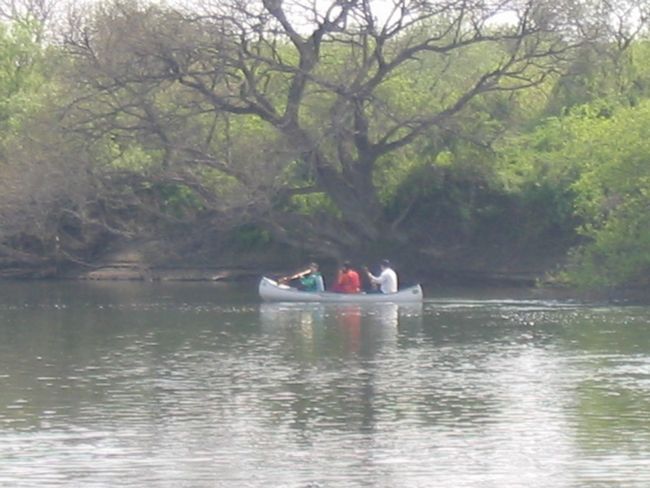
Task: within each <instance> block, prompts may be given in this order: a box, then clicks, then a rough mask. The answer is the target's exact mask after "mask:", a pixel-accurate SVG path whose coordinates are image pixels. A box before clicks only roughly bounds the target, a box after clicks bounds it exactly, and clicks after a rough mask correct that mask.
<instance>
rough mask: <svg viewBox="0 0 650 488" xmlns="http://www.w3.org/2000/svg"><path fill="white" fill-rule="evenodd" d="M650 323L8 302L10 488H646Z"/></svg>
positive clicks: (500, 314)
mask: <svg viewBox="0 0 650 488" xmlns="http://www.w3.org/2000/svg"><path fill="white" fill-rule="evenodd" d="M649 318H650V309H648V308H645V307H628V308H612V307H590V306H587V305H579V304H574V303H569V302H552V301H539V300H529V299H525V300H523V299H522V300H498V299H497V300H494V299H492V300H468V299H457V298H452V299H430V300H429V301H427V302H425V303H424V305H417V306H413V305H397V304H363V305H358V304H259V303H258V302H257V297H255V296H254V294H248V292H247V291H238V290H232V289H229V288H224V287H211V286H206V285H182V286H181V285H177V286H161V285H160V286H159V285H142V284H140V285H135V284H129V285H126V284H112V285H107V284H101V285H100V286H92V285H91V286H83V287H79V286H75V285H73V284H68V285H64V286H61V285H56V286H55V285H52V284H49V285H47V284H35V285H33V286H32V285H30V286H24V285H11V286H9V285H2V284H0V486H11V487H19V488H20V487H43V486H47V487H55V488H57V487H108V486H120V487H123V486H126V487H142V486H146V487H192V488H194V487H268V486H280V487H295V488H304V487H320V486H323V487H406V488H409V487H425V486H426V487H428V486H442V487H470V488H483V487H494V488H500V487H509V488H510V487H515V488H518V487H527V488H546V487H566V488H574V487H578V488H591V487H639V488H640V487H644V488H645V487H647V486H650V472H649V471H648V469H647V466H646V465H647V460H648V459H649V458H650V418H649V413H648V412H650V330H648V327H647V323H648V319H649Z"/></svg>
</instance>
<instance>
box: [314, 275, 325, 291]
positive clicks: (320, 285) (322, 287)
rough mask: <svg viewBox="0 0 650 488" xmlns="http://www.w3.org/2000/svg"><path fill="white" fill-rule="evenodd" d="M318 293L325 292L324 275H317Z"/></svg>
mask: <svg viewBox="0 0 650 488" xmlns="http://www.w3.org/2000/svg"><path fill="white" fill-rule="evenodd" d="M315 279H316V291H325V281H324V280H323V275H320V274H319V275H316V276H315Z"/></svg>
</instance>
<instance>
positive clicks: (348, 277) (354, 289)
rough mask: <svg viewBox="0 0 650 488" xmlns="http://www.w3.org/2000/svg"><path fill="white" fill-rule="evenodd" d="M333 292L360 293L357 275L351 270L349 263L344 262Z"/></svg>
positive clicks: (359, 282)
mask: <svg viewBox="0 0 650 488" xmlns="http://www.w3.org/2000/svg"><path fill="white" fill-rule="evenodd" d="M333 290H334V291H335V292H337V293H359V292H360V291H361V280H360V279H359V273H357V272H356V271H355V270H354V269H352V266H351V265H350V262H349V261H346V262H344V263H343V267H342V268H341V269H340V270H339V272H338V275H337V279H336V284H335V285H334V287H333Z"/></svg>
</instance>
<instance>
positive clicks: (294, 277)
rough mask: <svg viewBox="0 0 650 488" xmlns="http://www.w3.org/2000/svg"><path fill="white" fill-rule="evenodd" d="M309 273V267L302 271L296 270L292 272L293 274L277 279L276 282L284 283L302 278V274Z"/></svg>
mask: <svg viewBox="0 0 650 488" xmlns="http://www.w3.org/2000/svg"><path fill="white" fill-rule="evenodd" d="M309 273H311V268H307V269H303V270H302V271H298V272H297V273H294V274H292V275H289V276H284V277H282V278H280V279H278V283H283V284H284V283H287V282H289V281H292V280H297V279H298V278H302V277H303V276H305V275H306V274H309Z"/></svg>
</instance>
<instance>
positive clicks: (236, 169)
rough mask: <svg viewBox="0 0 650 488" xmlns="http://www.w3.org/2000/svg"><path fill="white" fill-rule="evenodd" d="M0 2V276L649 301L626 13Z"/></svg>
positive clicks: (587, 7)
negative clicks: (597, 291)
mask: <svg viewBox="0 0 650 488" xmlns="http://www.w3.org/2000/svg"><path fill="white" fill-rule="evenodd" d="M0 3H1V4H2V5H1V6H0V15H1V16H2V18H3V19H4V20H3V21H2V23H1V24H0V261H1V264H2V265H3V266H4V268H5V269H9V268H17V269H24V270H32V271H31V272H34V273H36V274H41V275H47V274H56V273H57V272H60V271H61V270H62V269H65V268H68V267H70V266H71V265H82V266H92V264H93V263H94V262H97V261H98V260H99V259H101V258H102V256H104V255H105V253H106V252H107V251H108V250H110V249H113V248H115V247H116V246H119V245H123V244H124V243H128V242H138V243H141V246H142V248H143V249H144V250H145V251H147V252H148V253H149V257H150V259H151V260H152V261H158V262H163V261H164V262H172V261H174V262H182V261H189V260H192V261H195V262H199V261H203V262H216V261H219V262H220V263H221V264H223V263H224V261H227V260H233V261H237V260H239V261H246V260H249V261H252V260H255V262H258V263H259V262H263V260H264V259H268V260H269V261H270V260H271V259H276V260H278V259H279V260H280V261H282V260H284V262H286V263H287V264H291V263H293V262H297V261H300V260H303V259H308V258H309V259H311V258H316V259H323V260H328V259H329V260H331V261H335V260H337V259H340V258H342V257H346V258H349V257H352V258H355V257H358V258H359V259H360V258H361V257H363V260H364V261H365V262H371V260H373V259H377V258H379V257H382V256H392V257H397V259H398V260H399V262H400V263H401V265H402V266H403V267H405V268H409V267H410V269H417V270H418V271H420V272H426V271H427V270H428V271H431V272H435V271H436V270H437V271H441V270H446V271H453V270H454V269H457V270H462V269H492V270H505V271H508V270H509V271H511V272H514V271H517V270H518V269H519V270H525V269H534V270H536V271H541V270H543V269H545V268H548V269H549V271H552V272H553V273H554V276H555V278H556V279H561V280H566V281H569V282H573V283H577V284H581V285H587V286H619V285H647V284H649V283H650V279H649V278H648V276H649V273H648V271H649V270H650V43H649V39H648V37H647V29H646V27H647V17H646V14H647V7H648V5H646V4H645V2H640V3H639V2H629V3H628V2H625V1H618V2H606V1H603V2H591V1H590V2H582V1H576V0H571V1H568V0H567V1H563V0H561V1H559V2H557V1H553V2H543V1H520V0H512V1H511V0H506V1H501V2H495V3H494V4H493V3H491V2H458V1H430V2H427V1H416V0H391V1H385V2H373V1H362V0H358V1H356V0H347V1H334V0H333V1H331V2H315V4H317V5H318V7H317V8H316V7H314V6H312V5H311V4H310V2H298V1H290V0H285V1H284V2H281V1H277V0H264V1H259V2H256V1H239V0H225V1H221V2H207V1H206V2H201V1H197V2H190V4H189V6H188V7H182V6H180V5H178V4H170V5H161V4H159V3H153V2H137V1H109V2H99V3H94V4H90V3H84V4H83V5H81V6H80V5H76V6H74V5H71V6H68V7H65V8H64V7H62V6H61V2H58V3H56V2H52V3H49V4H48V3H47V2H46V1H45V0H43V1H36V0H33V1H31V2H28V1H26V2H24V3H21V2H16V1H12V2H6V1H5V2H0ZM326 3H327V5H325V4H326ZM55 7H56V8H55ZM565 258H566V259H565ZM369 260H370V261H369ZM558 262H562V263H563V264H564V265H565V266H564V267H563V268H561V269H560V268H556V267H553V268H552V266H553V265H555V264H557V263H558Z"/></svg>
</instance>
